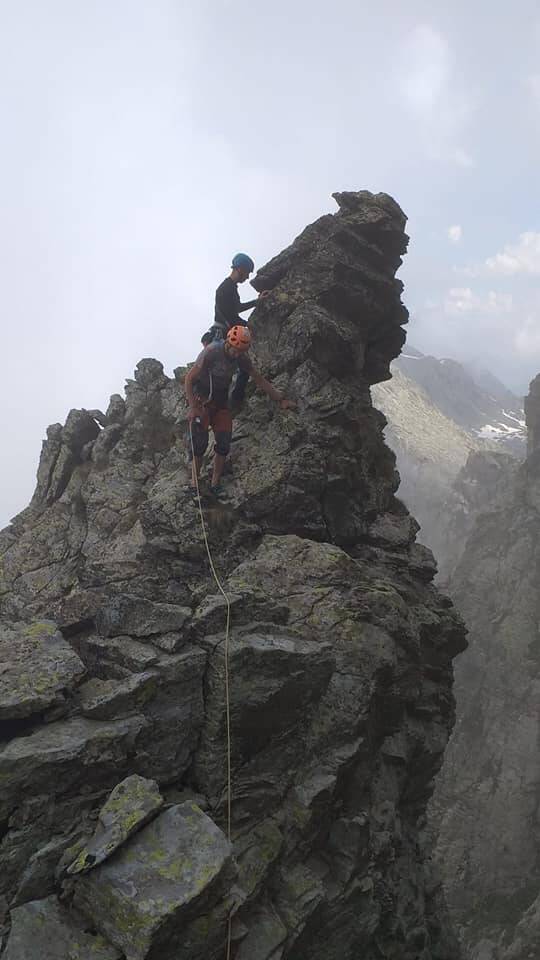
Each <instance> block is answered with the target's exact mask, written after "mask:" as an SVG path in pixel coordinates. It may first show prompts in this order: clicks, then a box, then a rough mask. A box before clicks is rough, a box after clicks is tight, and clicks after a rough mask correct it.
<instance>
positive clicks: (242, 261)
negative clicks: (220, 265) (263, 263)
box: [232, 253, 255, 273]
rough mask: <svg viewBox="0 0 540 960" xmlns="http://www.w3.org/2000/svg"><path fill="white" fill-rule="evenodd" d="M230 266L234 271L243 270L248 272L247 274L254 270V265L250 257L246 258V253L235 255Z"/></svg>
mask: <svg viewBox="0 0 540 960" xmlns="http://www.w3.org/2000/svg"><path fill="white" fill-rule="evenodd" d="M232 265H233V268H234V269H235V270H236V269H238V268H243V269H244V270H248V271H249V273H251V272H252V271H253V270H254V269H255V264H254V263H253V260H252V259H251V257H248V255H247V253H237V254H236V256H234V257H233V261H232Z"/></svg>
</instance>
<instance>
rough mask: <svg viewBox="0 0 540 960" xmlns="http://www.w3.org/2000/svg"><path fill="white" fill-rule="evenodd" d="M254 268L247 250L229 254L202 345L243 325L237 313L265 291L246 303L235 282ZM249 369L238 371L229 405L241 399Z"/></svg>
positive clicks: (224, 336)
mask: <svg viewBox="0 0 540 960" xmlns="http://www.w3.org/2000/svg"><path fill="white" fill-rule="evenodd" d="M254 269H255V264H254V263H253V260H252V259H251V257H248V255H247V253H237V254H236V256H234V257H233V261H232V269H231V273H230V275H229V276H228V277H226V278H225V280H224V281H223V283H220V285H219V287H218V288H217V290H216V304H215V311H214V324H213V326H212V327H210V330H208V332H207V333H205V334H204V336H203V337H202V339H201V343H202V344H203V346H205V347H206V346H208V344H209V343H212V341H213V340H224V339H225V338H226V336H227V333H228V332H229V330H230V329H231V327H238V326H240V327H247V320H242V318H241V316H240V314H241V313H244V312H245V311H246V310H251V309H252V308H253V307H254V306H256V304H257V300H263V299H264V298H265V297H267V296H268V293H269V291H267V290H265V291H263V293H260V294H259V296H258V297H257V298H256V299H255V300H248V301H247V303H241V302H240V294H239V293H238V284H239V283H244V282H245V281H246V280H247V279H248V278H249V275H250V273H252V272H253V270H254ZM248 380H249V373H247V372H246V371H243V370H241V371H239V373H238V375H237V377H236V382H235V385H234V389H233V392H232V396H231V402H232V405H233V407H237V406H239V405H240V404H241V403H242V400H243V399H244V394H245V392H246V386H247V382H248Z"/></svg>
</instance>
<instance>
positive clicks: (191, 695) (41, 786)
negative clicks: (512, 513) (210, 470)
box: [0, 192, 465, 960]
mask: <svg viewBox="0 0 540 960" xmlns="http://www.w3.org/2000/svg"><path fill="white" fill-rule="evenodd" d="M335 197H336V200H337V203H338V206H339V211H338V212H337V213H336V214H328V215H326V216H323V217H321V218H320V219H319V220H318V221H316V222H315V223H314V224H312V225H310V226H309V227H307V228H306V230H305V231H304V232H303V233H302V234H301V235H300V236H299V237H298V238H297V239H296V240H295V241H294V243H293V244H292V245H291V246H290V247H289V248H288V249H287V250H285V251H283V253H281V254H280V255H279V256H278V257H276V258H275V259H274V260H272V261H271V262H270V263H269V264H267V265H266V266H265V267H264V268H263V269H262V270H261V271H260V272H259V274H258V276H257V278H256V279H255V281H254V286H255V287H256V289H267V290H270V291H271V295H270V296H269V297H268V298H266V299H265V300H262V301H261V302H260V304H259V305H258V306H257V308H256V310H255V313H254V315H253V318H252V321H251V327H252V330H253V336H254V351H255V354H256V360H257V363H258V365H259V366H260V368H261V369H262V370H263V371H264V373H265V375H266V376H268V377H269V378H270V379H271V380H272V381H273V382H274V383H275V385H276V386H277V387H278V388H279V389H281V390H283V391H284V392H286V394H287V396H289V397H291V398H292V399H294V400H295V401H296V403H297V409H296V410H291V411H287V412H283V411H280V410H279V409H278V408H277V407H276V406H275V405H273V404H272V403H271V401H270V400H269V399H268V398H266V397H265V396H264V395H262V394H261V393H260V392H255V391H254V390H253V388H252V387H250V388H249V391H248V393H249V396H248V400H247V402H246V404H245V406H244V409H243V411H242V412H241V413H240V415H239V416H238V418H237V419H236V420H235V431H234V441H233V445H232V455H231V468H230V472H229V473H228V475H227V478H226V487H227V498H226V500H225V501H224V502H220V503H218V502H210V501H208V500H205V522H206V526H207V530H208V538H209V543H210V547H211V550H212V552H213V555H214V559H215V563H216V567H217V569H218V571H219V575H220V577H221V579H222V581H223V584H224V585H225V587H226V590H227V592H228V593H229V595H230V598H231V634H230V643H229V696H230V727H231V736H232V753H231V773H232V822H231V842H230V843H229V839H228V836H227V833H228V828H227V740H226V699H225V671H226V663H225V649H224V627H225V613H226V610H225V601H224V599H223V597H222V595H221V594H220V593H219V591H218V590H217V587H216V585H215V582H214V580H213V578H212V576H211V573H210V570H209V566H208V559H207V555H206V548H205V543H204V539H203V536H202V531H201V524H200V517H199V514H198V509H197V506H196V504H194V503H193V501H192V499H191V498H189V497H188V496H187V494H186V489H185V487H186V483H187V479H188V467H187V464H186V458H185V449H184V441H183V434H184V431H185V425H186V406H185V400H184V394H183V389H182V383H181V380H182V376H183V371H182V370H181V369H178V370H177V371H175V376H174V378H169V377H168V376H166V375H165V373H164V371H163V366H162V364H161V363H160V362H158V361H157V360H154V359H145V360H142V361H141V362H140V363H139V364H138V366H137V369H136V371H135V376H134V379H132V380H128V381H127V386H126V390H125V400H124V398H123V397H121V396H119V395H118V394H116V395H114V396H113V397H112V398H111V402H110V404H109V405H108V407H107V410H106V413H105V414H103V413H101V412H100V411H99V410H93V411H84V410H83V411H72V412H71V413H70V414H69V416H68V419H67V421H66V424H65V425H64V426H62V425H59V424H56V425H54V426H52V427H50V428H49V430H48V433H47V440H46V441H45V443H44V446H43V451H42V456H41V461H40V466H39V470H38V482H37V487H36V492H35V495H34V497H33V500H32V502H31V504H30V505H29V507H28V508H27V509H26V510H25V511H23V513H22V514H20V515H19V516H18V517H16V518H15V520H14V521H13V522H12V524H11V525H10V526H9V527H8V528H7V529H6V530H4V531H2V532H1V533H0V614H1V617H2V619H3V629H5V630H6V631H12V634H11V636H13V638H14V639H13V641H12V646H13V648H14V649H17V650H18V651H19V653H20V656H21V657H23V656H24V643H25V637H26V636H27V633H25V632H24V630H23V631H21V630H20V629H19V627H17V628H15V626H14V624H15V623H20V622H24V623H25V624H27V625H28V624H29V625H30V629H33V626H32V625H33V624H35V623H38V622H39V623H41V622H43V621H45V620H46V622H47V623H50V624H54V625H55V626H54V630H55V631H56V629H57V628H58V630H59V631H60V635H61V639H60V640H59V641H58V642H62V643H63V644H64V645H65V658H62V662H63V664H64V666H65V664H66V663H67V664H69V663H72V664H77V665H79V664H80V665H81V666H77V669H72V670H71V672H70V673H69V676H68V677H66V679H65V681H63V682H62V685H61V689H62V702H61V703H60V704H59V703H58V699H59V694H58V693H57V692H56V687H55V685H54V683H53V682H52V681H51V679H50V674H48V677H49V679H48V686H47V690H48V691H49V692H48V694H47V696H48V698H49V699H48V700H47V703H46V704H43V703H42V701H41V700H40V699H39V698H37V699H34V700H32V699H30V701H29V702H28V703H27V704H26V706H25V708H24V710H23V711H22V712H21V711H20V710H19V712H13V713H12V715H11V716H10V717H9V718H8V719H9V726H7V727H6V729H5V731H4V740H3V742H2V745H1V746H0V783H1V785H2V791H1V793H0V824H1V834H0V836H1V840H0V865H1V866H2V870H1V871H0V895H3V896H5V897H6V899H7V902H8V905H10V906H11V907H12V910H11V931H12V932H11V935H10V936H9V937H8V939H7V943H8V947H7V949H8V950H11V956H10V954H8V956H10V960H11V958H14V957H15V956H17V954H16V952H15V953H13V951H14V950H16V949H17V948H16V947H14V946H13V943H16V942H17V937H19V936H20V930H21V924H22V920H23V919H24V917H26V916H30V915H31V914H36V913H37V914H39V913H40V911H41V912H43V911H45V912H47V914H48V915H49V914H50V915H51V916H52V919H50V923H53V924H56V925H57V926H58V924H60V925H61V926H62V927H63V929H64V932H63V933H62V934H61V935H60V934H58V938H59V939H61V937H64V939H65V940H66V941H67V942H69V937H71V936H72V933H71V932H70V930H71V924H72V923H75V924H78V923H81V924H83V929H86V930H88V931H90V933H89V934H88V936H91V937H96V936H97V935H98V934H99V935H100V936H101V937H102V938H105V941H106V942H107V943H108V944H110V947H109V948H108V949H109V950H110V953H109V954H104V956H106V957H109V956H110V957H111V958H112V957H115V956H122V957H124V958H126V960H131V958H133V960H146V958H150V960H157V957H160V958H161V957H163V958H165V960H166V958H167V957H169V956H170V958H171V960H172V958H173V957H174V958H176V960H178V958H180V957H181V958H182V960H199V958H200V960H202V958H203V957H204V958H205V960H214V958H215V960H217V958H221V957H222V956H224V954H225V940H226V936H227V928H228V926H229V920H230V924H231V935H232V957H233V958H234V960H308V958H309V960H357V958H358V957H359V956H361V957H362V960H379V958H380V957H382V956H384V957H388V958H396V960H397V958H399V960H458V958H459V957H460V953H459V948H458V946H457V943H456V941H455V939H454V937H453V935H452V933H451V931H450V928H449V926H448V923H447V919H446V912H445V907H444V902H443V900H442V896H441V887H440V884H439V882H438V880H437V877H436V875H435V874H434V872H433V870H432V867H431V864H430V857H429V850H428V847H427V844H426V841H425V838H424V828H425V813H426V805H427V803H428V800H429V798H430V796H431V793H432V790H433V780H434V777H435V775H436V773H437V771H438V769H439V767H440V765H441V762H442V757H443V752H444V750H445V746H446V743H447V740H448V737H449V733H450V730H451V728H452V725H453V721H454V700H453V694H452V658H453V657H454V656H455V655H456V653H458V652H459V651H461V650H463V648H464V646H465V637H464V628H463V625H462V623H461V621H460V619H459V617H458V616H457V615H456V613H455V612H454V610H453V608H452V605H451V603H450V601H449V600H448V599H447V598H446V597H444V596H442V595H441V594H440V593H438V591H437V590H436V589H435V588H434V587H433V585H432V579H433V576H434V573H435V564H434V561H433V557H432V556H431V554H430V552H429V551H428V550H426V549H425V548H424V547H422V546H421V545H419V544H417V543H416V541H415V537H416V531H417V525H416V524H415V522H414V520H413V519H412V518H411V517H410V516H409V515H408V513H407V511H406V509H405V507H404V506H403V504H402V503H401V502H400V501H399V500H398V499H397V498H396V491H397V487H398V483H399V477H398V475H397V473H396V470H395V458H394V455H393V454H392V453H391V451H390V450H389V449H388V448H387V447H386V446H385V444H384V441H383V437H382V430H383V427H384V423H385V421H384V418H383V416H382V414H380V413H379V412H378V411H377V410H376V409H375V408H374V407H373V405H372V402H371V396H370V385H371V384H373V383H375V382H377V381H380V380H384V379H386V378H388V376H389V365H390V362H391V360H392V359H393V358H394V357H395V356H396V355H397V354H398V353H399V350H400V348H401V346H402V344H403V342H404V340H405V333H404V330H403V325H404V324H405V323H406V320H407V312H406V309H405V307H404V306H403V304H402V303H401V290H402V285H401V282H400V281H398V280H396V278H395V273H396V271H397V269H398V267H399V266H400V264H401V257H402V255H403V254H404V252H405V250H406V245H407V237H406V235H405V233H404V228H405V217H404V215H403V213H402V211H401V210H400V208H399V207H398V205H397V204H396V203H395V202H394V201H393V200H392V199H391V198H390V197H388V196H387V195H385V194H377V195H373V194H370V193H367V192H360V193H341V194H336V195H335ZM25 629H26V630H27V628H25ZM13 631H15V632H13ZM54 635H55V636H56V632H55V634H54ZM19 653H16V654H14V656H15V659H17V658H18V657H19ZM57 708H59V709H60V714H59V713H58V712H57ZM55 711H56V712H55ZM133 777H138V778H144V779H145V780H150V781H155V782H156V783H157V785H158V786H159V789H160V791H161V794H162V796H163V798H164V804H163V806H161V805H160V806H159V809H157V806H156V807H155V808H154V805H153V803H151V808H152V809H151V815H152V819H151V821H150V822H148V823H144V822H143V823H142V825H141V821H140V820H138V819H137V817H138V816H139V815H140V813H141V803H139V801H137V799H136V798H135V797H133V803H132V806H133V809H131V807H130V802H129V798H128V802H127V809H125V810H124V809H123V811H122V815H121V820H122V825H123V826H121V827H119V828H118V830H116V832H115V836H114V840H113V844H112V849H111V848H109V846H108V843H107V839H105V842H104V843H102V844H101V847H100V838H101V840H103V835H102V832H101V831H102V829H103V824H104V822H107V813H106V812H105V813H103V809H105V811H107V810H109V811H110V809H111V803H112V806H114V803H115V801H116V799H117V793H114V791H115V790H117V791H118V790H119V789H120V787H119V785H120V786H121V785H122V782H124V783H125V782H126V781H127V779H131V778H133ZM137 783H139V781H137ZM141 789H142V790H143V793H145V792H146V791H147V790H150V792H152V790H153V788H147V787H143V786H141ZM111 792H113V794H112V797H113V800H112V801H111V800H110V799H109V801H108V804H109V806H108V807H107V806H106V807H105V808H104V804H106V802H107V800H108V798H110V797H111ZM135 793H137V791H135ZM195 798H196V799H195ZM156 802H157V801H156ZM142 808H144V809H146V807H145V803H144V802H143V803H142ZM100 811H102V814H101V820H100V821H99V822H98V816H100ZM132 815H133V817H135V824H134V826H135V829H134V830H132V829H131V828H129V829H128V827H127V826H126V824H127V825H128V826H129V825H130V824H131V825H133V824H132V819H131V818H132ZM99 823H101V827H100V826H99ZM98 847H100V849H101V851H102V852H104V853H105V854H106V855H105V856H104V858H103V859H102V860H101V862H98V856H97V854H96V850H97V848H98ZM85 853H86V855H87V854H88V853H90V854H92V855H96V861H94V862H92V863H89V862H88V859H85ZM83 861H84V870H86V872H83V871H81V872H80V873H77V872H75V871H73V872H72V873H71V874H69V872H68V870H69V867H70V866H71V865H72V864H74V863H77V862H79V863H83ZM87 867H88V869H86V868H87ZM55 892H56V894H60V895H61V905H60V906H58V905H57V902H56V901H55V900H54V897H52V895H53V894H54V893H55ZM51 897H52V899H51ZM18 911H26V913H24V914H23V913H20V912H18ZM81 918H85V919H84V921H83V919H81ZM47 922H49V921H47ZM84 923H86V924H87V926H86V927H84ZM8 927H9V921H8ZM28 929H29V930H30V933H29V934H28V936H30V937H31V930H32V929H34V928H33V927H31V926H30V927H29V928H28ZM25 949H28V956H29V957H33V956H34V955H35V956H38V955H39V954H38V953H37V947H36V946H35V940H34V946H32V947H28V948H27V947H26V946H25ZM85 949H86V947H85ZM32 950H34V953H32ZM74 956H77V954H76V953H75V954H74ZM53 957H54V960H56V955H55V954H54V953H53V954H51V958H53ZM85 957H86V954H85V953H84V952H82V953H81V960H83V958H84V960H85Z"/></svg>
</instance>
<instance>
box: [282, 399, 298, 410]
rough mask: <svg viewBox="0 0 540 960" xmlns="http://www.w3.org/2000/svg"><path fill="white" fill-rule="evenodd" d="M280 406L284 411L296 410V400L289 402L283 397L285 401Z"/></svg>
mask: <svg viewBox="0 0 540 960" xmlns="http://www.w3.org/2000/svg"><path fill="white" fill-rule="evenodd" d="M279 406H280V408H281V409H282V410H296V403H295V402H294V400H287V397H283V400H280V401H279Z"/></svg>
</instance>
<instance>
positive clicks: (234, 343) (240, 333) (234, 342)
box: [227, 325, 251, 352]
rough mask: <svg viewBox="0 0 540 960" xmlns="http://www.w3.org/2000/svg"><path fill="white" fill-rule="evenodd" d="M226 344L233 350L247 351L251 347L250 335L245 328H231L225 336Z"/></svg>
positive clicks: (238, 326)
mask: <svg viewBox="0 0 540 960" xmlns="http://www.w3.org/2000/svg"><path fill="white" fill-rule="evenodd" d="M227 343H228V344H229V345H230V346H231V347H234V349H235V350H242V352H243V351H244V350H249V348H250V346H251V334H250V332H249V330H248V328H247V327H241V326H240V325H237V326H236V327H231V329H230V330H229V332H228V334H227Z"/></svg>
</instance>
